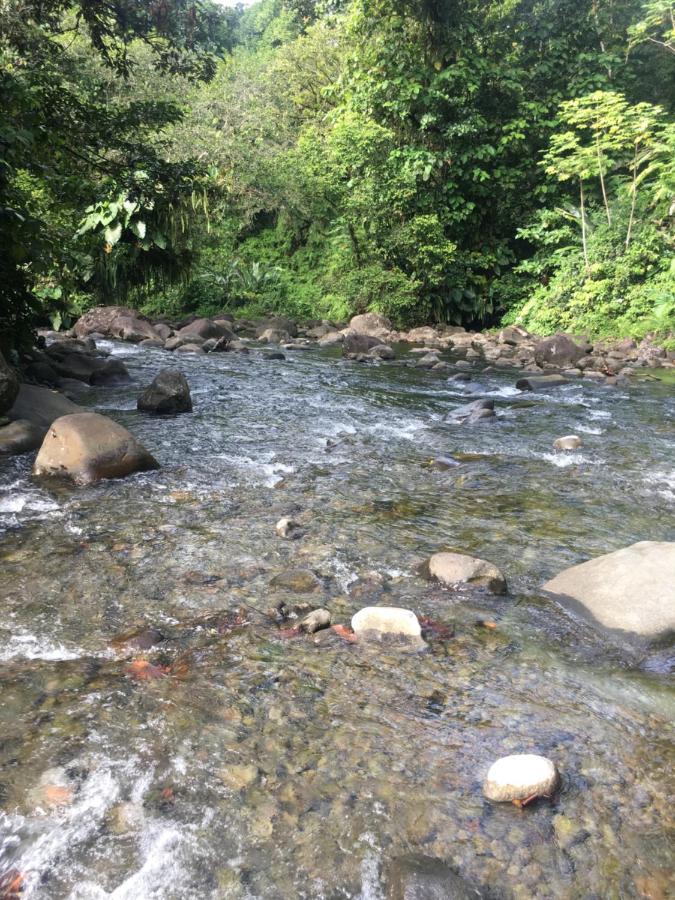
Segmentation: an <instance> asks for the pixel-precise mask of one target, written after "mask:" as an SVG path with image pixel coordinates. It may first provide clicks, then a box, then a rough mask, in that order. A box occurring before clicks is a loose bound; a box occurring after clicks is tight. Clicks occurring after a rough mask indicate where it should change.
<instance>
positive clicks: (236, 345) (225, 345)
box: [209, 337, 243, 353]
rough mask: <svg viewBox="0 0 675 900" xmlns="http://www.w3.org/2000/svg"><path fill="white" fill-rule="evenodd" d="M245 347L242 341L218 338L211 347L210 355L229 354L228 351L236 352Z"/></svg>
mask: <svg viewBox="0 0 675 900" xmlns="http://www.w3.org/2000/svg"><path fill="white" fill-rule="evenodd" d="M241 346H243V345H242V344H241V341H237V340H234V341H233V340H232V339H231V338H228V337H221V338H218V340H217V341H215V343H214V344H213V346H212V347H211V350H210V351H209V352H210V353H227V351H228V350H236V349H240V347H241Z"/></svg>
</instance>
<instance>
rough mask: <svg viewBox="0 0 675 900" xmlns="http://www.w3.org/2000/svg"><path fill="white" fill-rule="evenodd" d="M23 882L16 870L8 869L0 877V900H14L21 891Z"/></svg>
mask: <svg viewBox="0 0 675 900" xmlns="http://www.w3.org/2000/svg"><path fill="white" fill-rule="evenodd" d="M24 881H25V879H24V876H23V874H22V873H21V872H19V870H18V869H8V871H7V872H4V873H3V874H2V875H0V900H15V898H16V897H18V896H19V894H20V893H21V892H22V891H23V886H24Z"/></svg>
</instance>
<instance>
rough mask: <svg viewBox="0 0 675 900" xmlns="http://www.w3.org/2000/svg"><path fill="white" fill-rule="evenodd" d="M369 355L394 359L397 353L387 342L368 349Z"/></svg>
mask: <svg viewBox="0 0 675 900" xmlns="http://www.w3.org/2000/svg"><path fill="white" fill-rule="evenodd" d="M368 356H372V357H374V358H375V359H394V357H395V356H396V354H395V353H394V351H393V349H392V348H391V347H389V346H388V345H387V344H377V346H375V347H372V348H371V349H370V350H369V351H368Z"/></svg>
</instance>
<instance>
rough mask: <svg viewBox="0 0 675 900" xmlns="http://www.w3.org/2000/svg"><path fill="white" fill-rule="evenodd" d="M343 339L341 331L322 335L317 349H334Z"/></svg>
mask: <svg viewBox="0 0 675 900" xmlns="http://www.w3.org/2000/svg"><path fill="white" fill-rule="evenodd" d="M344 339H345V337H344V335H343V334H342V332H341V331H329V332H328V334H324V336H323V337H322V338H319V347H334V346H335V345H336V344H341V343H342V342H343V341H344ZM375 346H377V345H375Z"/></svg>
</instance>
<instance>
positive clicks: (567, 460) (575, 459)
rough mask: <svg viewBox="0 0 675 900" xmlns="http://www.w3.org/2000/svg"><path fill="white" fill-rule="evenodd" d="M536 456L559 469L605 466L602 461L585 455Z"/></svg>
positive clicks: (544, 454) (553, 454) (557, 454)
mask: <svg viewBox="0 0 675 900" xmlns="http://www.w3.org/2000/svg"><path fill="white" fill-rule="evenodd" d="M535 456H538V457H539V458H540V459H544V460H546V462H550V463H552V464H553V465H554V466H557V467H558V468H559V469H566V468H567V467H568V466H580V465H590V466H601V465H603V464H604V460H602V459H588V458H587V457H586V456H584V454H583V453H569V452H567V451H566V452H564V453H542V454H538V453H537V454H535Z"/></svg>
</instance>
